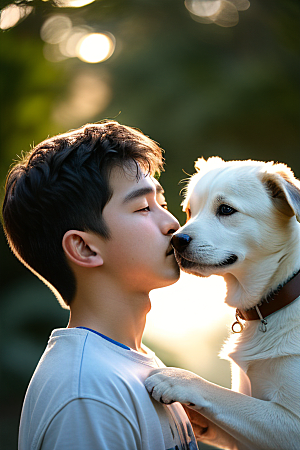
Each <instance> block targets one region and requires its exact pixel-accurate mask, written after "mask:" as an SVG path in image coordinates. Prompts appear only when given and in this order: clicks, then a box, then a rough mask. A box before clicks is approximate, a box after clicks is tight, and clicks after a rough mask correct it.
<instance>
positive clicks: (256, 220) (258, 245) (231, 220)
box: [172, 157, 300, 276]
mask: <svg viewBox="0 0 300 450" xmlns="http://www.w3.org/2000/svg"><path fill="white" fill-rule="evenodd" d="M195 168H196V171H197V172H196V173H195V174H194V175H193V176H192V177H191V179H190V181H189V184H188V186H187V189H186V196H185V200H184V202H183V210H184V211H185V212H186V214H187V222H186V224H185V225H184V226H183V227H182V228H180V229H179V230H178V231H177V232H176V233H175V234H174V235H173V238H172V245H173V246H174V249H175V256H176V259H177V261H178V263H179V265H180V267H181V268H182V269H183V270H184V271H186V272H189V273H193V274H195V275H200V276H209V275H211V274H217V275H224V274H226V273H231V274H234V275H237V274H238V273H239V271H240V270H243V271H244V272H245V270H246V269H247V267H246V266H245V264H247V263H248V264H250V265H251V264H252V265H253V264H261V265H262V266H261V269H263V265H264V263H265V265H267V263H266V261H267V260H268V257H269V256H270V255H273V256H274V258H275V259H276V261H277V260H278V262H279V261H280V259H281V258H284V257H285V252H286V251H287V250H286V245H287V239H288V236H289V233H290V232H291V229H292V228H295V226H296V225H298V224H297V220H299V218H300V183H299V181H298V180H296V179H295V177H294V174H293V172H292V171H291V170H290V169H289V168H288V167H287V166H286V165H284V164H274V163H273V162H269V163H265V162H260V161H228V162H225V161H223V160H222V159H221V158H218V157H213V158H209V159H208V160H207V161H205V160H204V159H203V158H201V159H198V161H197V162H196V164H195ZM296 219H297V220H296ZM264 269H267V270H268V268H267V267H265V268H264Z"/></svg>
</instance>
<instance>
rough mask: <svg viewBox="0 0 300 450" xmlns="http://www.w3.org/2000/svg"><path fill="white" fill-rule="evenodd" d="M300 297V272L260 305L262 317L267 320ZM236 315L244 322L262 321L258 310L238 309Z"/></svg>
mask: <svg viewBox="0 0 300 450" xmlns="http://www.w3.org/2000/svg"><path fill="white" fill-rule="evenodd" d="M299 296H300V271H299V272H298V273H296V275H294V276H293V278H291V279H290V280H289V281H288V282H287V283H286V284H284V285H283V286H282V287H281V288H279V289H277V291H275V292H272V293H271V294H270V295H268V297H266V298H265V299H263V300H262V302H261V303H260V304H259V305H258V308H259V311H260V313H261V316H262V317H263V318H264V319H265V318H266V317H268V316H269V315H270V314H273V313H274V312H276V311H279V310H280V309H282V308H284V307H285V306H287V305H289V304H290V303H292V302H293V301H294V300H296V298H298V297H299ZM236 314H237V316H238V317H240V318H241V319H243V320H262V318H261V317H260V316H259V314H258V311H257V308H256V307H254V308H251V309H248V310H242V309H237V310H236Z"/></svg>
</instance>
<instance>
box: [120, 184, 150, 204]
mask: <svg viewBox="0 0 300 450" xmlns="http://www.w3.org/2000/svg"><path fill="white" fill-rule="evenodd" d="M149 194H154V195H155V194H156V190H155V189H154V188H151V187H145V188H140V189H135V190H134V191H131V192H129V194H127V195H126V196H125V197H124V200H123V202H122V203H128V202H130V201H131V200H134V199H136V198H138V197H145V195H149Z"/></svg>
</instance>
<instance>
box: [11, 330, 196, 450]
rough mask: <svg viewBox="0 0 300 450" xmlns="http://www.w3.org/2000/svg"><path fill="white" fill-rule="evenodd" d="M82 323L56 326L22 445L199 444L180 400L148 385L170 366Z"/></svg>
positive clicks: (32, 449)
mask: <svg viewBox="0 0 300 450" xmlns="http://www.w3.org/2000/svg"><path fill="white" fill-rule="evenodd" d="M146 351H147V354H141V353H138V352H136V351H134V350H131V349H129V348H124V347H121V346H120V344H119V345H118V344H117V343H114V342H111V341H109V340H107V339H105V338H103V337H101V336H99V335H98V334H97V333H95V332H92V331H89V330H87V329H81V328H70V329H58V330H54V331H53V332H52V334H51V336H50V339H49V342H48V346H47V348H46V350H45V352H44V354H43V356H42V358H41V360H40V362H39V364H38V366H37V368H36V370H35V372H34V374H33V377H32V379H31V382H30V384H29V387H28V390H27V393H26V397H25V400H24V404H23V409H22V415H21V422H20V432H19V450H39V449H42V450H185V449H186V450H196V449H197V448H198V447H197V444H196V440H195V437H194V434H193V431H192V427H191V424H190V422H189V420H188V418H187V416H186V414H185V412H184V410H183V408H182V406H181V405H180V404H179V403H174V404H172V405H167V406H166V405H162V404H160V403H158V402H156V401H155V400H152V399H151V397H150V396H149V394H148V392H147V391H146V388H145V386H144V380H145V378H146V377H147V376H148V375H149V373H150V372H151V370H153V369H154V368H157V367H163V363H162V362H161V361H160V360H159V359H158V358H157V357H156V356H155V354H154V353H153V352H151V351H150V350H149V349H146Z"/></svg>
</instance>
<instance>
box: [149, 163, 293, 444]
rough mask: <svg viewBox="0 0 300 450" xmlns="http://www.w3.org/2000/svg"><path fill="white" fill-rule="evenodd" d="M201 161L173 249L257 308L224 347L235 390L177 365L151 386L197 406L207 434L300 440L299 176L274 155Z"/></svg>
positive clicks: (246, 440)
mask: <svg viewBox="0 0 300 450" xmlns="http://www.w3.org/2000/svg"><path fill="white" fill-rule="evenodd" d="M195 167H196V170H197V173H196V174H195V175H193V176H192V178H191V180H190V182H189V185H188V188H187V193H186V198H185V200H184V203H183V207H184V211H186V213H187V216H188V221H187V223H186V224H185V225H184V226H183V227H182V228H181V229H180V230H178V231H177V232H176V233H175V235H174V236H173V246H174V248H175V256H176V259H177V261H178V263H179V265H180V267H181V268H182V270H184V271H186V272H189V273H192V274H195V275H198V276H204V277H207V276H209V275H212V274H216V275H222V276H223V277H224V279H225V281H226V283H227V297H226V300H225V301H226V303H227V304H228V305H230V306H232V307H234V308H238V309H239V310H240V311H244V312H245V314H246V313H247V311H248V312H249V311H250V312H251V311H252V312H253V311H254V313H255V311H257V314H258V315H259V317H257V319H258V320H249V321H246V323H245V324H244V325H243V331H242V332H241V333H240V334H233V335H232V337H231V338H230V339H229V341H228V343H227V344H226V345H225V350H224V349H223V353H224V352H225V353H226V354H227V357H228V358H230V359H231V360H232V366H234V367H235V369H238V372H239V373H238V376H236V371H235V370H233V383H232V390H229V389H225V388H223V387H220V386H217V385H214V384H212V383H210V382H208V381H206V380H204V379H203V378H201V377H199V376H197V375H195V374H193V373H191V372H189V371H185V370H182V369H176V368H165V369H158V370H155V371H154V372H152V373H151V375H150V377H149V378H148V379H147V380H146V387H147V389H148V391H149V392H150V393H151V394H152V396H153V397H154V398H155V399H156V400H158V401H161V402H163V403H167V404H168V403H172V402H173V401H179V402H181V403H183V404H185V405H189V406H191V407H192V416H191V418H192V420H193V422H194V424H196V427H195V430H196V434H197V438H198V439H200V440H201V441H203V442H206V443H209V444H211V445H215V446H217V447H220V448H224V449H239V450H246V449H247V450H249V449H252V450H299V449H300V297H299V296H300V281H299V278H300V277H299V275H298V276H296V277H295V274H296V273H297V272H298V271H299V269H300V224H299V223H298V221H297V220H299V217H300V183H299V181H298V180H296V179H295V177H294V175H293V173H292V171H291V170H290V169H289V168H288V167H287V166H285V165H284V164H273V163H272V162H270V163H264V162H258V161H229V162H225V161H223V160H222V159H221V158H217V157H216V158H209V159H208V160H207V161H205V160H204V159H199V160H198V161H197V162H196V165H195ZM293 277H294V278H293ZM290 279H292V280H294V281H293V283H294V286H293V289H294V291H295V289H296V295H295V292H294V294H293V295H294V297H293V299H294V298H295V299H296V300H294V301H291V303H290V304H289V305H288V306H286V307H284V308H282V306H280V305H279V306H278V308H279V307H280V308H281V309H279V310H277V311H276V312H274V313H273V314H271V315H268V317H264V316H263V314H262V313H261V310H263V307H264V303H265V304H266V301H265V299H266V298H267V297H268V295H269V294H270V293H273V292H274V291H275V297H276V292H280V290H279V289H280V288H279V287H281V286H283V285H285V288H286V289H289V287H288V285H289V283H291V281H289V280H290ZM295 280H298V281H295ZM288 281H289V283H287V282H288ZM286 283H287V284H286ZM295 285H296V287H295ZM275 297H274V300H271V302H270V304H271V306H272V307H273V305H275V309H276V298H275ZM207 301H209V298H208V299H207ZM241 315H243V314H241ZM237 319H238V320H237V323H236V326H237V327H238V328H239V326H240V328H242V324H241V325H239V324H240V323H241V321H240V320H239V318H237ZM199 355H201V348H200V349H199ZM196 412H197V413H196ZM199 413H200V414H199ZM197 422H198V425H199V426H197Z"/></svg>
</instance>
